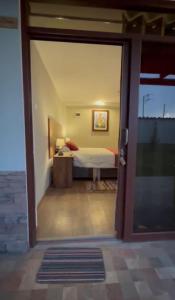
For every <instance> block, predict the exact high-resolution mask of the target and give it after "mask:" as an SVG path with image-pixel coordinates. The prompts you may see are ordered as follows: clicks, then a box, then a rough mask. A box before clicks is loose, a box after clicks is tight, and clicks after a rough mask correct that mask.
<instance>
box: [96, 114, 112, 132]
mask: <svg viewBox="0 0 175 300" xmlns="http://www.w3.org/2000/svg"><path fill="white" fill-rule="evenodd" d="M92 130H93V131H100V132H101V131H102V132H103V131H108V130H109V110H103V109H98V110H93V111H92Z"/></svg>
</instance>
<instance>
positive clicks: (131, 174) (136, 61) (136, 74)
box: [124, 40, 141, 240]
mask: <svg viewBox="0 0 175 300" xmlns="http://www.w3.org/2000/svg"><path fill="white" fill-rule="evenodd" d="M140 64H141V41H140V40H134V41H132V45H131V67H130V103H129V126H128V128H129V140H128V157H127V172H126V199H125V217H124V218H125V228H124V240H128V239H129V238H130V236H131V235H132V232H133V210H134V199H135V197H134V196H135V177H136V151H137V128H138V120H137V116H138V101H139V84H140Z"/></svg>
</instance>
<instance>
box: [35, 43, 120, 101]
mask: <svg viewBox="0 0 175 300" xmlns="http://www.w3.org/2000/svg"><path fill="white" fill-rule="evenodd" d="M32 46H33V47H36V49H37V51H38V52H39V55H40V57H41V60H42V62H43V64H44V66H45V68H46V69H47V72H48V73H49V75H50V78H51V80H52V82H53V84H54V86H55V88H56V91H57V94H58V97H59V99H60V100H61V101H62V102H64V103H65V105H67V106H70V105H71V106H79V105H80V106H87V105H95V104H96V101H98V100H102V101H104V103H105V104H106V105H108V106H118V104H119V100H120V76H121V51H122V48H121V47H120V46H111V45H93V44H78V43H63V42H47V41H32Z"/></svg>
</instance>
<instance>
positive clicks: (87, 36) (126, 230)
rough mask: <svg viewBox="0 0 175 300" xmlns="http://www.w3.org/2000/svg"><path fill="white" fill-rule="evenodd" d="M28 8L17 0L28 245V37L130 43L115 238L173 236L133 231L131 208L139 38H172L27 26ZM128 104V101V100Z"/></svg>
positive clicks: (31, 195)
mask: <svg viewBox="0 0 175 300" xmlns="http://www.w3.org/2000/svg"><path fill="white" fill-rule="evenodd" d="M28 15H29V14H28V11H27V9H26V3H25V1H22V0H21V33H22V62H23V86H24V114H25V139H26V160H27V192H28V218H29V244H30V247H33V246H34V245H35V243H36V219H35V183H34V157H33V127H32V103H31V69H30V40H31V39H35V40H47V41H65V42H77V43H91V44H93V43H94V44H106V45H123V46H124V45H125V46H126V45H130V50H131V52H130V53H129V57H128V58H129V66H128V67H129V73H130V76H129V79H128V82H129V83H128V99H130V101H132V105H129V107H128V111H130V113H129V116H128V128H129V140H128V149H129V152H128V159H127V167H126V173H125V172H124V173H125V174H123V176H125V180H126V189H125V190H124V191H122V193H123V196H124V198H125V200H124V202H123V203H121V205H120V208H119V210H120V213H121V215H120V216H121V220H120V222H121V223H120V226H119V231H120V232H119V235H118V237H119V238H121V239H124V240H126V241H142V240H156V239H170V238H175V232H158V233H154V232H153V233H141V234H139V233H133V209H134V183H135V174H136V147H137V129H138V122H137V113H138V92H139V80H140V78H139V74H140V61H141V44H142V41H157V42H164V43H166V42H167V43H175V39H174V37H157V36H150V35H146V36H141V35H139V34H120V33H106V32H105V33H104V32H92V31H78V30H64V29H62V30H60V29H48V28H39V27H38V28H37V27H33V28H32V27H30V28H29V27H28V25H27V24H28V20H27V18H28ZM130 104H131V103H130Z"/></svg>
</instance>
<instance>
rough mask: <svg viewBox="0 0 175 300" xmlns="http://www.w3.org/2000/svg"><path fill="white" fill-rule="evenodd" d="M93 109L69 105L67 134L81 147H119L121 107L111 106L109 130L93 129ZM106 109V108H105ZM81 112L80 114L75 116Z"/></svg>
mask: <svg viewBox="0 0 175 300" xmlns="http://www.w3.org/2000/svg"><path fill="white" fill-rule="evenodd" d="M92 109H94V108H88V107H67V109H66V111H67V115H66V120H67V123H66V124H67V130H66V132H67V136H68V137H70V138H71V140H72V141H74V142H75V143H77V145H78V146H79V147H117V145H118V135H119V116H120V115H119V113H120V112H119V108H109V109H108V110H109V131H108V132H97V131H92ZM104 109H106V108H104ZM76 113H80V116H79V117H77V116H75V114H76Z"/></svg>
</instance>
